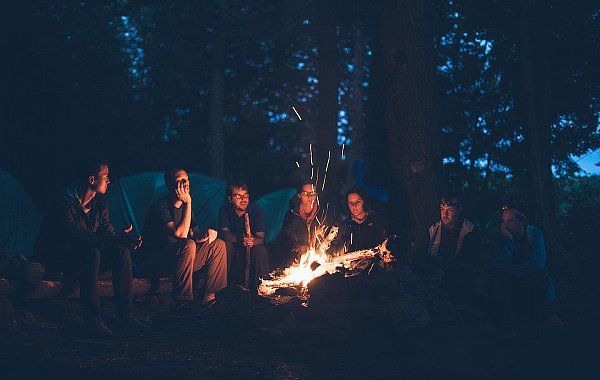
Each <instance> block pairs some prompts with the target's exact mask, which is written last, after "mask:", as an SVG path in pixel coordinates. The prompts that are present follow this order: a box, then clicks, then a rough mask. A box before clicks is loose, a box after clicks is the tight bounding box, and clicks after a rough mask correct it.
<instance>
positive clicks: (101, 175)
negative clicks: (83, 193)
mask: <svg viewBox="0 0 600 380" xmlns="http://www.w3.org/2000/svg"><path fill="white" fill-rule="evenodd" d="M89 183H90V189H91V190H93V191H95V192H96V193H98V194H106V190H107V189H108V184H109V183H110V179H109V178H108V165H102V166H100V170H98V173H96V175H93V176H90V178H89Z"/></svg>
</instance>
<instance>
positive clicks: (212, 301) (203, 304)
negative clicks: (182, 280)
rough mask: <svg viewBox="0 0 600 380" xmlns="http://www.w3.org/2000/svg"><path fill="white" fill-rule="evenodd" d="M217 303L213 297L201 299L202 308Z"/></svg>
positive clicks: (208, 307)
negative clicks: (206, 299)
mask: <svg viewBox="0 0 600 380" xmlns="http://www.w3.org/2000/svg"><path fill="white" fill-rule="evenodd" d="M216 304H217V300H216V299H215V298H212V299H210V300H208V301H202V307H203V308H204V309H210V308H211V307H213V306H215V305H216Z"/></svg>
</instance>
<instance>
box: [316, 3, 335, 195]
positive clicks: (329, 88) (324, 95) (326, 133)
mask: <svg viewBox="0 0 600 380" xmlns="http://www.w3.org/2000/svg"><path fill="white" fill-rule="evenodd" d="M336 4H337V1H335V0H332V1H320V2H318V3H317V16H316V18H315V26H316V33H317V47H318V57H317V69H318V79H319V84H318V89H319V106H318V109H319V111H318V117H317V123H315V124H314V125H313V128H314V133H313V136H314V138H315V139H316V141H315V145H314V146H313V148H314V152H315V157H314V158H315V167H316V166H320V167H321V174H320V176H321V178H323V177H322V171H323V170H325V165H326V162H327V152H328V151H332V152H331V154H332V156H333V157H335V155H336V153H335V152H336V150H337V149H336V147H337V112H338V104H337V88H338V76H337V35H336V26H337V19H336ZM335 170H336V168H335V165H334V166H332V165H331V164H330V166H329V174H328V180H327V188H328V189H329V191H335V182H334V180H333V179H335V176H334V175H332V174H333V172H334V171H335ZM319 181H320V180H319Z"/></svg>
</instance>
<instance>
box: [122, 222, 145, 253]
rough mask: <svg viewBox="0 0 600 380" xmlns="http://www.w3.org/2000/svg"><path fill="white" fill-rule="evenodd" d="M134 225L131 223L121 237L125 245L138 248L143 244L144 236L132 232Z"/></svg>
mask: <svg viewBox="0 0 600 380" xmlns="http://www.w3.org/2000/svg"><path fill="white" fill-rule="evenodd" d="M131 231H133V226H132V225H131V224H130V225H129V227H127V228H126V229H124V230H123V232H121V234H120V239H119V240H121V241H122V243H123V244H124V245H127V246H129V247H131V248H133V249H138V248H140V247H141V246H142V237H141V236H140V235H136V234H132V233H131Z"/></svg>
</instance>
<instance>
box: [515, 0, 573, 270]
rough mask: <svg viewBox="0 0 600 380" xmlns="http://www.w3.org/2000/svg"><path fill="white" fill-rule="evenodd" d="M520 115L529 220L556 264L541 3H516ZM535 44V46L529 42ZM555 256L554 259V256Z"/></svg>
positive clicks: (545, 32) (558, 247)
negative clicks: (539, 228) (518, 33)
mask: <svg viewBox="0 0 600 380" xmlns="http://www.w3.org/2000/svg"><path fill="white" fill-rule="evenodd" d="M519 6H520V8H519V11H520V14H519V26H520V36H521V40H520V46H519V47H520V49H519V53H520V54H519V58H520V75H521V80H520V83H521V86H522V88H521V91H520V92H521V94H520V98H521V115H522V118H523V123H524V131H525V144H526V148H527V149H526V159H527V166H526V167H527V171H526V185H527V204H528V206H529V216H528V217H529V219H530V220H531V221H532V222H533V223H535V224H537V225H539V226H540V227H541V228H542V230H543V231H544V238H545V241H546V246H547V248H548V251H549V253H550V255H549V257H552V256H555V257H554V259H555V258H559V259H560V261H563V260H562V259H565V258H564V257H562V256H563V254H562V253H563V252H564V248H563V247H562V246H561V244H560V241H559V239H558V233H557V227H556V204H555V199H554V196H555V195H554V181H553V177H552V159H551V155H550V132H551V131H550V128H551V114H550V109H549V107H548V96H549V91H548V83H547V81H548V77H549V75H550V73H549V70H548V59H549V55H548V53H549V40H548V38H549V35H550V34H549V33H550V31H549V28H548V25H547V17H548V9H547V5H546V4H545V3H543V2H540V1H536V0H526V1H521V2H520V3H519ZM533 41H535V43H534V42H533ZM557 256H558V257H557Z"/></svg>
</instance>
